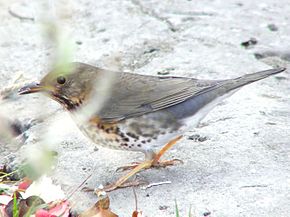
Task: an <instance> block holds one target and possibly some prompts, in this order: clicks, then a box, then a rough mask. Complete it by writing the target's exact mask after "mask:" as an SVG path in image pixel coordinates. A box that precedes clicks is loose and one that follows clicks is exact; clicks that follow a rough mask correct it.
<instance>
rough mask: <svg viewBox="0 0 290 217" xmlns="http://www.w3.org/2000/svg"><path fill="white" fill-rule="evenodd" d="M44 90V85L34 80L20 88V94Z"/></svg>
mask: <svg viewBox="0 0 290 217" xmlns="http://www.w3.org/2000/svg"><path fill="white" fill-rule="evenodd" d="M43 90H44V88H43V86H41V85H40V84H39V83H36V82H34V83H31V84H28V85H26V86H24V87H22V88H21V89H20V90H18V94H20V95H24V94H29V93H37V92H41V91H43Z"/></svg>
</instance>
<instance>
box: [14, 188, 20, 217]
mask: <svg viewBox="0 0 290 217" xmlns="http://www.w3.org/2000/svg"><path fill="white" fill-rule="evenodd" d="M13 217H19V210H18V201H17V198H16V193H15V192H14V194H13Z"/></svg>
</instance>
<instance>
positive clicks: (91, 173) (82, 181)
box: [67, 173, 93, 199]
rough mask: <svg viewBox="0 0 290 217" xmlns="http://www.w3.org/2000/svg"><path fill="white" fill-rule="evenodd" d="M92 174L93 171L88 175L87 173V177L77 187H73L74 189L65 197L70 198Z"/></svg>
mask: <svg viewBox="0 0 290 217" xmlns="http://www.w3.org/2000/svg"><path fill="white" fill-rule="evenodd" d="M92 175H93V173H91V174H90V175H88V177H87V178H85V180H84V181H82V183H81V184H80V185H79V186H78V187H76V188H75V189H74V190H73V191H72V192H71V193H70V194H69V196H68V197H67V199H70V198H71V197H72V196H73V195H74V193H75V192H76V191H77V190H79V189H80V188H81V187H82V186H83V185H84V184H85V182H86V181H88V180H89V178H91V177H92Z"/></svg>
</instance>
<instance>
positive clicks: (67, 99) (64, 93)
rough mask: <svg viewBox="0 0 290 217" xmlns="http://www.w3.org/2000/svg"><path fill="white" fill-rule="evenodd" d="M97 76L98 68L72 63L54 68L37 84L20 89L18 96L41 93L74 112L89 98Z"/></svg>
mask: <svg viewBox="0 0 290 217" xmlns="http://www.w3.org/2000/svg"><path fill="white" fill-rule="evenodd" d="M98 75H99V70H98V68H96V67H94V66H91V65H88V64H84V63H77V62H74V63H70V64H67V65H65V66H62V67H57V68H55V69H54V70H52V71H51V72H49V73H48V74H47V75H45V76H44V77H43V78H42V79H41V81H40V82H39V83H37V82H35V83H31V84H28V85H26V86H24V87H22V88H21V89H20V90H19V94H30V93H36V92H43V93H46V94H48V96H49V97H51V98H52V99H54V100H56V101H57V102H59V103H60V104H61V105H63V106H64V107H65V108H66V109H68V110H75V109H76V108H77V107H79V106H80V105H81V104H83V102H84V101H85V100H86V99H88V97H89V96H90V94H91V92H92V89H93V82H94V81H95V79H96V77H98Z"/></svg>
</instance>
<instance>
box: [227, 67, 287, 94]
mask: <svg viewBox="0 0 290 217" xmlns="http://www.w3.org/2000/svg"><path fill="white" fill-rule="evenodd" d="M285 70H286V68H276V69H269V70H265V71H260V72H255V73H252V74H245V75H243V76H241V77H238V78H235V79H230V80H228V81H229V82H225V83H224V84H223V85H222V86H223V87H224V88H225V89H227V91H229V90H234V89H237V88H239V87H242V86H244V85H247V84H250V83H253V82H255V81H258V80H261V79H264V78H267V77H269V76H271V75H275V74H278V73H281V72H283V71H285Z"/></svg>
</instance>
